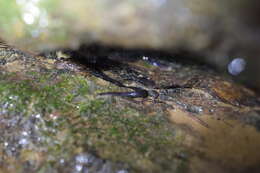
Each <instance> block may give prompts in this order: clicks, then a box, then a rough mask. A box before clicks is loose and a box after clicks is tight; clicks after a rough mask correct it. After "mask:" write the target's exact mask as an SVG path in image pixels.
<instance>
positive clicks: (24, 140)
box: [18, 138, 29, 145]
mask: <svg viewBox="0 0 260 173" xmlns="http://www.w3.org/2000/svg"><path fill="white" fill-rule="evenodd" d="M18 144H20V145H27V144H29V141H28V140H27V139H25V138H22V139H20V140H19V142H18Z"/></svg>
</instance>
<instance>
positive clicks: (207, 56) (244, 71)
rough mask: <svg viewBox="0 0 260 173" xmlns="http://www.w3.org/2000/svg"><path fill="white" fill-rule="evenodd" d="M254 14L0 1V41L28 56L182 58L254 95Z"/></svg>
mask: <svg viewBox="0 0 260 173" xmlns="http://www.w3.org/2000/svg"><path fill="white" fill-rule="evenodd" d="M259 8H260V2H259V1H257V0H251V1H248V0H229V1H224V0H218V1H209V0H142V1H140V0H124V1H121V0H98V1H93V0H77V1H76V2H75V1H69V0H1V1H0V38H1V39H3V40H5V41H6V42H7V43H9V44H12V45H15V46H17V47H19V48H21V49H25V50H29V51H32V52H41V51H46V50H51V49H57V48H69V49H77V48H78V47H79V46H80V45H82V44H91V43H96V42H99V43H101V44H104V45H110V46H111V45H112V46H113V45H114V46H120V47H124V48H138V49H156V50H162V51H166V52H169V53H173V54H174V55H178V56H180V57H182V55H183V57H186V55H188V56H189V58H194V59H195V61H198V62H205V63H207V64H209V65H211V66H214V67H215V69H216V70H218V71H219V72H222V73H225V74H227V75H229V76H232V77H233V78H234V79H236V80H238V81H240V82H243V83H246V84H247V85H248V86H250V87H252V88H255V89H256V90H258V91H259V90H260V78H259V77H258V75H260V58H259V56H260V49H259V45H260V44H259V43H260V30H259V27H260V22H259V18H258V17H259V15H260V14H259V13H260V9H259ZM173 58H174V57H173ZM178 58H179V57H178Z"/></svg>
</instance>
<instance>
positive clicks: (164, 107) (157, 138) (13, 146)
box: [0, 45, 260, 172]
mask: <svg viewBox="0 0 260 173" xmlns="http://www.w3.org/2000/svg"><path fill="white" fill-rule="evenodd" d="M151 55H156V56H151ZM157 56H160V57H157ZM144 57H145V58H144ZM122 58H123V59H125V60H127V61H125V62H122V61H120V59H122ZM0 60H1V61H4V62H5V63H3V64H2V65H1V66H0V68H1V75H0V95H1V97H0V105H1V107H0V132H1V134H2V135H1V138H0V141H1V142H0V143H1V145H0V149H1V164H2V165H3V166H2V167H1V171H3V172H28V171H29V172H39V171H41V172H87V171H89V172H91V171H92V172H205V171H207V170H208V169H209V168H210V169H211V170H212V172H230V171H231V170H232V172H245V171H247V170H256V172H257V171H258V170H259V167H258V163H259V160H260V155H259V153H258V152H256V151H257V149H258V146H259V145H260V141H259V139H260V132H259V117H260V114H259V110H260V105H259V97H258V96H257V95H256V94H255V93H254V92H253V91H251V90H249V89H247V88H245V87H244V86H241V85H237V84H236V83H234V82H232V81H231V80H230V79H225V78H224V77H222V76H219V75H217V74H216V73H215V72H214V71H212V70H210V69H209V68H208V67H205V66H203V67H202V66H198V65H196V64H194V63H187V62H179V61H172V57H171V56H170V55H167V56H166V55H163V54H158V52H142V51H139V50H132V51H127V50H122V49H116V48H114V49H112V48H109V47H100V46H96V45H95V46H87V47H84V46H83V47H81V48H80V49H78V50H76V51H75V50H58V51H54V52H43V53H42V54H41V56H39V55H34V54H32V53H28V52H23V51H20V50H19V49H16V48H13V47H9V46H2V47H1V49H0ZM137 88H138V89H139V90H137ZM140 90H141V91H147V93H148V96H147V97H145V98H127V97H116V96H114V95H113V94H111V95H109V94H108V95H103V96H101V95H100V93H105V92H110V93H115V92H117V93H120V92H121V93H124V92H139V91H140Z"/></svg>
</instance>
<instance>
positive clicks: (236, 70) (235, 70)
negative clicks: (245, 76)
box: [228, 58, 246, 76]
mask: <svg viewBox="0 0 260 173" xmlns="http://www.w3.org/2000/svg"><path fill="white" fill-rule="evenodd" d="M245 67H246V61H245V60H244V59H243V58H235V59H233V60H232V61H231V62H230V63H229V64H228V72H229V73H230V74H232V75H235V76H236V75H238V74H240V73H241V72H242V71H244V69H245Z"/></svg>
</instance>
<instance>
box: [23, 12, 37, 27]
mask: <svg viewBox="0 0 260 173" xmlns="http://www.w3.org/2000/svg"><path fill="white" fill-rule="evenodd" d="M23 20H24V22H25V23H26V24H28V25H31V24H33V23H34V20H35V17H34V16H33V15H32V14H31V13H24V14H23Z"/></svg>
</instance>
